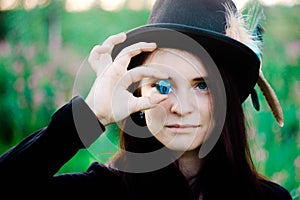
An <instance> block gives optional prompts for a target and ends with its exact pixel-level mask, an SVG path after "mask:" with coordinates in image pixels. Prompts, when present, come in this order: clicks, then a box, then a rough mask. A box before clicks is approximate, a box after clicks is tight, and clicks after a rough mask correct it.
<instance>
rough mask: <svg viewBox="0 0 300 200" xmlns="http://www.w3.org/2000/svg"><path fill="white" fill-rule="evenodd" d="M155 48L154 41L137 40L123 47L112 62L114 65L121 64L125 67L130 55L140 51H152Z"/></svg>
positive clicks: (132, 55)
mask: <svg viewBox="0 0 300 200" xmlns="http://www.w3.org/2000/svg"><path fill="white" fill-rule="evenodd" d="M156 48H157V45H156V44H155V43H146V42H139V43H136V44H133V45H131V46H128V47H126V48H124V49H123V50H122V51H121V52H120V53H119V54H118V56H117V57H116V59H115V61H114V63H115V65H114V66H116V67H119V66H123V67H124V70H125V69H127V67H128V65H129V63H130V60H131V58H132V57H134V56H136V55H138V54H140V53H142V52H152V51H154V50H155V49H156Z"/></svg>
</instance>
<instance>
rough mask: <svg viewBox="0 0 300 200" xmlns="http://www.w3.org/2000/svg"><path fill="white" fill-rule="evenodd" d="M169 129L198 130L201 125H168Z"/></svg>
mask: <svg viewBox="0 0 300 200" xmlns="http://www.w3.org/2000/svg"><path fill="white" fill-rule="evenodd" d="M166 127H167V128H181V129H185V128H197V127H199V125H192V124H171V125H166Z"/></svg>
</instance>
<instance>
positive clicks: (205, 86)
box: [197, 81, 208, 90]
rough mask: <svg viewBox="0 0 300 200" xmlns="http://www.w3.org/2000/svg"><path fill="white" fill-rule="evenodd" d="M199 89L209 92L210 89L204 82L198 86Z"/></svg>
mask: <svg viewBox="0 0 300 200" xmlns="http://www.w3.org/2000/svg"><path fill="white" fill-rule="evenodd" d="M197 88H198V89H200V90H208V87H207V85H206V83H205V82H204V81H203V82H200V83H198V84H197Z"/></svg>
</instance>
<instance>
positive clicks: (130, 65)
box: [0, 0, 291, 200]
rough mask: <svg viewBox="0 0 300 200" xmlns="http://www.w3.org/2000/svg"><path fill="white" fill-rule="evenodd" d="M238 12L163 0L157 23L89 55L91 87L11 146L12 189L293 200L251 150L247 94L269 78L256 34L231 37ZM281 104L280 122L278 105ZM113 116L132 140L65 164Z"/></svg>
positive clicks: (7, 185) (5, 159) (8, 183)
mask: <svg viewBox="0 0 300 200" xmlns="http://www.w3.org/2000/svg"><path fill="white" fill-rule="evenodd" d="M236 12H237V11H236V10H235V7H234V4H233V3H232V2H231V1H220V0H190V1H189V3H188V4H187V2H186V1H183V0H182V1H181V0H177V1H171V0H164V1H161V0H158V1H157V2H156V4H155V6H154V8H153V10H152V13H151V16H150V18H149V22H148V24H147V25H145V26H142V27H138V28H137V29H134V30H131V31H129V32H128V33H127V34H124V33H121V34H118V35H114V36H111V37H109V38H108V39H107V40H105V41H104V43H103V44H102V45H97V46H95V47H94V48H93V49H92V51H91V54H90V57H89V63H90V65H91V67H92V68H93V69H94V70H95V72H96V74H97V78H96V80H95V82H94V84H93V86H92V88H91V91H90V92H89V94H88V96H87V98H86V99H85V100H84V99H83V98H82V97H80V96H77V97H74V98H73V99H72V100H71V101H70V102H69V103H68V104H66V105H65V106H63V107H62V108H60V109H59V110H58V111H57V112H56V113H55V114H54V115H53V116H52V119H51V122H50V123H49V125H48V126H47V127H45V128H43V129H41V130H38V131H36V132H35V133H33V134H31V135H30V136H29V137H27V138H25V139H24V140H23V141H22V142H21V143H19V144H18V145H16V146H15V147H12V148H11V149H10V150H8V151H7V152H6V153H4V154H3V155H2V156H1V157H0V182H1V186H2V187H1V188H2V190H1V192H2V193H4V194H7V195H9V196H10V197H14V196H19V195H21V196H23V197H24V196H26V197H31V198H32V197H38V198H40V197H41V196H42V197H44V196H46V197H48V198H49V197H65V198H71V197H84V198H87V197H94V196H96V197H99V199H101V198H102V199H107V198H109V199H130V200H131V199H204V200H210V199H278V200H279V199H280V200H281V199H282V200H283V199H291V196H290V195H289V193H288V191H287V190H286V189H284V188H283V187H281V186H280V185H278V184H275V183H272V182H270V181H268V180H266V179H265V178H263V177H262V176H260V175H259V174H258V173H257V172H256V171H255V168H254V166H253V163H252V161H251V156H250V152H249V149H248V144H247V137H246V127H245V121H244V115H243V110H242V106H241V105H242V103H243V102H244V101H245V99H246V98H247V97H248V96H249V94H251V93H253V88H254V86H255V84H256V82H258V80H260V81H261V82H264V83H266V81H265V80H264V79H263V77H262V75H261V74H259V71H260V63H261V60H260V57H259V56H260V54H259V52H257V51H256V50H257V49H258V48H256V46H255V44H256V42H253V40H252V38H251V37H250V36H249V37H248V36H247V38H246V39H243V40H242V38H243V37H240V39H241V40H238V39H233V38H230V37H231V36H232V35H233V32H234V28H239V29H241V30H244V29H242V27H240V24H238V25H237V24H234V23H231V22H230V20H232V19H233V18H234V14H235V13H236ZM235 33H237V32H235ZM229 35H231V36H229ZM111 52H112V53H111ZM256 53H258V56H257V55H256ZM241 66H242V67H241ZM266 89H269V90H270V88H266ZM272 97H273V98H274V96H272ZM275 100H276V98H275ZM275 103H276V101H275ZM272 105H273V104H272ZM272 108H273V110H272V111H274V116H275V117H276V119H277V120H278V122H279V123H281V122H282V121H281V120H282V117H281V113H280V109H279V111H278V105H277V107H276V106H275V108H276V109H277V110H276V109H275V108H274V107H271V109H272ZM274 109H275V110H274ZM111 123H118V124H120V129H121V141H120V147H121V150H120V152H119V153H118V154H117V155H116V156H115V157H114V158H113V159H112V160H111V161H110V162H109V163H107V164H99V163H93V164H92V165H91V166H90V167H89V169H88V170H87V171H86V172H82V173H72V174H60V175H55V174H56V172H57V171H58V170H59V169H60V168H61V167H62V166H63V165H64V164H65V163H66V162H67V161H68V160H70V159H71V158H72V157H73V156H74V155H75V154H76V152H77V151H78V150H79V149H81V148H86V147H89V146H90V145H91V144H92V143H93V141H95V140H96V138H97V137H98V136H99V135H100V134H101V132H102V131H104V130H105V126H107V125H108V124H111ZM145 125H146V126H145Z"/></svg>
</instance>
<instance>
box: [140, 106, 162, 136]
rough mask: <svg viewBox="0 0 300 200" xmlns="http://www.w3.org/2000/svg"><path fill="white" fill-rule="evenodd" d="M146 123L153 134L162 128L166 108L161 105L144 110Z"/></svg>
mask: <svg viewBox="0 0 300 200" xmlns="http://www.w3.org/2000/svg"><path fill="white" fill-rule="evenodd" d="M145 117H146V123H147V127H148V129H149V130H150V132H151V133H152V134H153V135H155V134H157V133H158V132H159V131H161V129H162V128H163V126H164V124H165V122H166V118H167V114H166V109H165V108H164V107H163V106H162V105H157V106H156V107H154V108H151V109H149V110H146V111H145Z"/></svg>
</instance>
